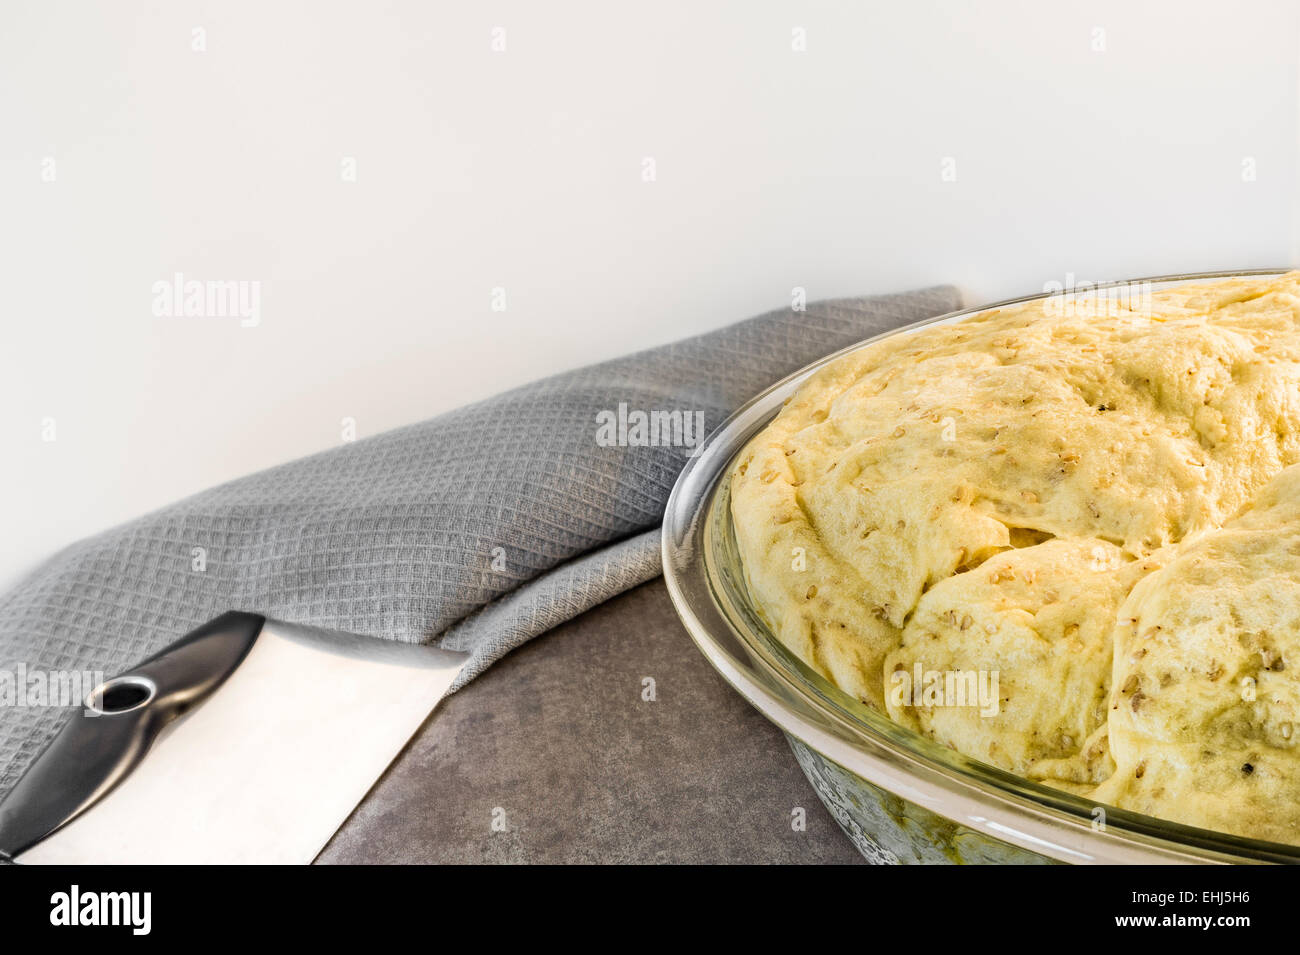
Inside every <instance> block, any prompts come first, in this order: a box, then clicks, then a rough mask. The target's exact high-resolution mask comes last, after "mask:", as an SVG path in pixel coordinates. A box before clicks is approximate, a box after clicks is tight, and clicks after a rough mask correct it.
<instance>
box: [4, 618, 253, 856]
mask: <svg viewBox="0 0 1300 955" xmlns="http://www.w3.org/2000/svg"><path fill="white" fill-rule="evenodd" d="M265 622H266V620H265V618H263V617H260V616H258V615H256V614H251V613H240V612H238V611H231V612H229V613H224V614H222V615H221V616H220V617H216V618H215V619H213V620H210V621H208V622H207V623H205V624H204V625H203V626H201V627H199V628H197V629H195V630H191V631H190V632H189V633H187V634H186V635H185V636H183V637H181V638H180V639H179V640H177V641H176V642H175V643H173V644H172V645H171V646H169V647H167V648H166V649H165V650H163V651H162V652H160V653H157V654H155V655H154V656H152V657H150V658H149V659H147V660H145V661H144V662H143V663H141V664H140V665H139V666H137V667H135V668H134V669H132V670H129V671H128V672H126V673H123V674H121V675H119V676H116V677H113V678H112V679H111V680H106V681H105V682H104V683H103V684H102V685H101V686H99V687H97V688H96V689H95V690H94V691H92V692H91V694H90V697H89V698H88V699H87V700H86V705H85V706H84V707H83V708H81V709H78V710H77V711H76V712H75V713H74V714H73V716H72V718H71V719H70V720H68V722H67V724H66V725H65V726H64V727H63V729H62V730H60V731H59V733H58V735H57V736H55V737H54V739H53V741H51V743H50V745H49V746H48V747H46V749H45V751H44V752H43V753H41V755H40V756H38V757H37V758H36V761H35V762H34V763H32V765H31V766H30V767H29V768H28V770H27V772H26V773H24V774H23V776H22V778H21V779H19V780H18V782H17V783H16V784H15V785H14V788H13V789H12V790H10V792H9V795H8V796H6V797H5V799H4V801H3V802H0V859H4V858H6V857H7V858H9V859H12V858H14V857H16V856H18V855H19V854H20V853H22V852H25V851H27V850H28V849H30V848H31V847H32V846H34V845H36V843H38V842H40V841H41V840H42V839H44V838H45V837H46V836H48V835H50V834H51V833H53V832H54V831H56V830H57V829H60V828H62V827H63V826H65V825H67V824H68V823H69V822H71V821H72V820H73V819H75V818H77V817H78V816H80V815H81V814H82V813H84V812H85V811H86V810H87V809H89V808H90V807H91V806H93V805H94V804H95V803H97V802H99V800H101V799H103V798H104V797H105V796H106V795H108V793H110V792H111V791H112V790H113V788H114V787H115V786H116V785H117V784H118V783H120V782H121V781H122V780H123V779H125V778H126V777H127V776H129V775H130V774H131V771H132V770H133V769H135V767H136V766H138V765H139V763H140V761H141V760H142V759H144V756H145V754H146V753H147V752H148V751H149V747H150V746H152V745H153V743H154V740H156V739H157V738H158V734H159V733H161V732H162V730H163V728H164V727H166V726H167V724H169V723H171V722H172V721H173V720H175V719H177V718H178V717H180V716H183V715H184V714H185V713H187V712H188V711H190V710H192V709H193V708H194V707H196V706H198V705H199V704H201V703H202V702H203V701H204V700H206V699H207V698H208V697H209V696H211V695H212V693H213V692H214V691H215V690H216V689H217V687H219V686H220V685H221V684H222V683H223V682H224V681H225V680H226V678H227V677H228V676H230V674H231V673H233V672H234V671H235V669H236V668H237V667H238V666H239V664H240V663H241V662H243V660H244V657H246V656H247V655H248V651H249V650H251V649H252V648H253V644H254V643H255V642H256V641H257V637H258V634H260V633H261V632H262V625H263V624H264V623H265Z"/></svg>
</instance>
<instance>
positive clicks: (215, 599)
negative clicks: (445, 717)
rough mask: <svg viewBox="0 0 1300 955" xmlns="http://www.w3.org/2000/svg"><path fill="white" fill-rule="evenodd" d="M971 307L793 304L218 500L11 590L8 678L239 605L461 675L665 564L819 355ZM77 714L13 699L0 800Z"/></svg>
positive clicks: (461, 412) (59, 557)
mask: <svg viewBox="0 0 1300 955" xmlns="http://www.w3.org/2000/svg"><path fill="white" fill-rule="evenodd" d="M959 305H960V297H959V294H958V293H957V291H956V290H955V289H953V288H951V287H939V288H931V289H925V290H922V291H917V292H910V293H904V294H898V295H883V296H874V297H866V298H854V299H840V300H834V301H826V302H820V303H814V304H810V305H808V306H807V308H806V309H805V310H793V309H783V310H780V311H776V312H772V313H769V314H766V315H762V316H759V317H758V318H753V319H749V320H748V321H744V322H740V323H738V324H735V325H731V326H728V327H726V328H723V329H721V330H719V331H715V332H710V333H707V334H704V335H699V336H696V337H694V338H689V339H685V340H683V341H679V342H675V343H673V344H670V345H666V346H663V347H660V348H654V349H650V350H648V351H643V352H639V353H637V354H633V355H629V356H626V357H623V358H619V359H615V360H612V361H607V362H603V363H601V364H598V365H593V366H590V367H587V368H582V369H579V370H576V371H572V372H566V373H563V374H560V375H556V376H554V377H551V378H546V379H543V380H541V381H537V382H534V383H532V384H529V385H525V386H523V387H520V388H516V389H514V390H512V391H509V392H506V393H505V394H502V395H499V396H497V397H495V398H490V399H488V400H486V401H481V402H478V403H476V404H472V405H469V406H466V407H464V408H460V409H457V410H455V411H451V412H448V413H446V414H443V415H439V416H438V417H435V418H432V419H430V420H428V421H424V422H421V423H419V424H415V425H411V426H408V427H404V428H399V429H396V430H394V431H389V432H386V433H384V434H380V435H376V436H374V437H371V438H366V439H364V440H359V441H356V442H354V443H350V444H345V445H343V446H341V447H339V448H335V449H332V450H329V451H324V452H321V453H320V454H316V455H313V456H311V457H307V458H303V459H301V460H298V461H292V462H289V463H287V464H283V465H281V466H279V467H275V468H271V469H269V470H266V471H262V472H259V473H257V474H253V475H250V476H248V477H244V478H240V479H238V480H235V481H231V482H229V483H227V484H223V485H221V486H219V487H215V488H212V489H210V490H208V491H204V492H202V493H200V494H197V495H194V496H193V497H190V498H187V499H185V500H183V501H180V502H178V503H176V504H173V505H171V506H168V507H164V508H162V509H161V510H158V511H154V512H153V513H151V514H148V515H146V516H144V517H141V518H138V519H136V520H133V521H130V522H128V523H126V524H124V525H121V526H120V527H116V528H113V529H112V530H109V531H105V532H104V533H101V534H98V535H96V536H94V537H91V538H88V539H86V540H84V541H81V542H79V543H77V544H74V545H72V546H71V547H68V548H67V549H65V550H63V551H62V552H60V553H58V554H56V555H55V556H54V557H53V558H51V559H50V560H49V561H47V562H46V563H45V564H43V565H42V566H40V567H39V568H37V569H36V570H35V571H34V572H33V573H32V574H31V575H29V576H28V577H27V578H26V579H25V580H23V581H22V582H20V583H19V584H18V585H17V586H16V587H15V588H14V589H13V590H11V591H10V592H8V593H7V594H5V595H4V596H3V597H0V684H2V682H3V679H4V675H5V674H9V675H10V677H9V679H10V682H11V686H10V692H11V693H12V690H13V686H12V684H13V683H14V682H15V681H16V680H17V679H18V678H19V677H20V676H21V677H22V678H23V679H25V680H27V681H35V683H32V685H33V686H38V685H39V684H40V681H41V680H42V678H45V679H46V680H47V685H48V679H49V678H50V677H51V676H52V675H53V676H57V675H58V674H63V673H70V672H84V671H92V672H93V671H102V672H104V673H106V674H109V675H111V674H112V673H114V672H118V671H121V670H124V669H127V668H129V667H130V666H131V665H132V664H133V663H134V662H136V661H138V660H139V659H141V658H143V657H145V656H147V655H148V654H151V653H154V652H157V651H158V650H160V649H161V648H162V647H164V646H166V645H167V644H168V643H170V642H171V641H173V640H175V639H176V638H177V637H179V636H180V635H181V634H183V633H185V632H186V631H187V630H190V629H192V628H193V627H195V626H196V625H198V624H200V623H202V622H203V621H204V620H206V619H208V618H210V617H213V616H215V615H216V614H218V613H221V612H222V611H225V610H229V609H236V610H249V611H255V612H259V613H263V614H266V615H268V616H273V617H276V618H279V619H283V620H289V621H294V622H297V623H306V624H314V625H317V626H322V627H328V628H333V629H337V630H346V631H352V632H355V633H361V634H370V635H373V636H376V637H382V638H388V639H393V640H402V641H409V642H433V641H440V642H441V645H443V646H446V647H448V648H451V649H463V650H468V651H469V652H470V654H471V656H470V660H469V662H468V664H467V666H466V667H465V669H464V671H463V672H462V674H461V678H460V681H459V683H458V685H460V684H463V683H464V682H465V681H467V680H469V679H472V678H473V677H474V676H475V675H476V674H478V673H480V672H481V671H482V670H483V669H484V668H485V667H487V666H488V665H490V664H491V663H492V662H493V661H494V660H496V659H498V658H500V657H501V656H502V655H504V654H505V653H507V652H508V651H509V650H511V649H512V648H513V647H516V646H518V645H519V644H521V643H523V642H524V641H525V640H528V639H529V638H530V637H533V636H536V635H537V634H539V633H543V632H545V631H546V630H547V629H549V628H551V627H553V626H555V625H556V624H558V623H560V622H562V621H563V620H566V619H568V618H569V617H572V616H574V615H576V614H578V613H580V612H582V611H583V610H586V609H588V608H589V607H591V606H594V605H595V604H597V603H599V602H601V601H603V600H605V599H607V598H609V597H611V596H613V595H614V594H616V593H619V592H620V591H623V590H626V589H627V588H629V587H632V586H635V585H636V584H639V583H641V582H643V581H645V580H648V579H650V578H652V577H654V576H655V575H656V574H658V573H659V571H660V566H659V556H658V534H657V531H656V528H657V525H658V524H659V522H660V520H661V517H662V514H663V509H664V505H665V504H666V502H667V499H668V494H669V492H670V491H671V489H672V486H673V481H674V479H675V478H676V476H677V474H678V472H679V470H680V469H681V467H682V466H683V464H684V463H685V461H686V460H687V456H688V455H689V454H690V453H691V447H690V445H691V444H693V443H698V440H699V439H700V438H702V437H703V435H702V434H700V433H698V431H699V430H702V431H709V430H712V429H713V428H715V427H716V426H717V425H719V424H720V423H721V422H722V420H723V418H725V417H726V416H727V415H728V414H729V413H730V412H731V411H732V410H734V409H735V408H736V407H738V406H739V405H740V404H742V403H743V402H744V401H746V400H747V399H749V398H750V397H752V396H753V395H754V394H756V393H758V392H759V391H761V390H762V389H763V388H765V387H766V386H767V385H769V384H770V383H772V382H773V381H775V380H777V379H779V378H781V377H784V376H785V375H787V374H789V373H790V372H792V371H795V370H797V369H798V368H800V367H802V366H803V365H805V364H808V363H809V362H811V361H813V360H815V359H817V358H819V357H821V356H823V355H826V354H828V353H830V352H832V351H835V350H837V349H839V348H842V347H844V346H846V345H849V344H852V343H853V342H855V341H859V340H861V339H863V338H866V337H868V336H870V335H874V334H877V333H879V332H882V331H886V330H889V329H891V328H895V327H898V326H900V325H904V324H907V323H910V322H913V321H917V320H919V319H922V318H925V317H928V316H931V315H936V314H940V313H943V312H947V311H951V310H953V309H956V308H957V307H959ZM653 412H659V413H662V414H664V415H673V414H674V413H679V414H678V415H677V417H676V418H675V420H677V421H681V422H682V427H681V430H680V433H679V434H671V433H670V434H668V435H667V436H666V437H667V443H664V438H665V436H664V435H660V436H659V437H660V440H659V442H658V443H646V444H642V443H639V441H638V438H639V434H638V430H637V427H636V426H637V424H638V416H639V415H643V414H644V415H648V414H650V413H653ZM661 420H663V419H661ZM611 421H613V422H616V424H614V425H613V426H610V422H611ZM617 422H624V423H626V425H627V427H626V428H624V427H620V426H619V425H618V424H617ZM701 423H702V428H699V427H698V426H699V425H700V424H701ZM142 466H143V462H142ZM3 693H4V687H3V685H0V695H3ZM33 699H34V696H33V697H31V698H29V699H28V701H27V702H28V703H29V704H30V703H31V702H33ZM0 702H7V701H0ZM53 702H55V701H53V700H47V703H53ZM67 713H68V710H67V708H63V707H58V706H52V705H44V706H41V705H27V706H16V705H0V794H3V793H4V792H7V791H8V789H9V788H10V787H11V786H12V785H13V783H14V782H15V781H16V780H17V778H18V777H19V776H20V775H21V773H22V771H23V770H24V769H25V768H26V766H27V765H28V764H29V763H30V761H31V760H32V758H33V757H34V756H35V755H36V754H37V753H39V752H40V750H41V749H42V748H43V746H44V745H45V743H46V742H48V740H49V739H50V737H51V736H52V735H53V734H54V732H56V731H57V729H58V727H59V725H60V724H61V722H62V719H63V718H64V717H65V716H66V714H67Z"/></svg>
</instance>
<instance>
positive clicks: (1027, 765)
mask: <svg viewBox="0 0 1300 955" xmlns="http://www.w3.org/2000/svg"><path fill="white" fill-rule="evenodd" d="M1297 462H1300V273H1289V274H1287V275H1285V276H1280V277H1274V278H1266V279H1254V278H1247V279H1233V280H1228V281H1221V282H1214V283H1201V284H1192V285H1183V286H1178V287H1176V288H1172V289H1164V290H1159V291H1155V292H1152V293H1149V294H1148V296H1147V297H1145V298H1142V297H1137V298H1135V299H1134V300H1130V301H1125V302H1116V301H1113V300H1105V299H1101V300H1094V301H1093V302H1092V303H1091V304H1090V305H1089V304H1085V305H1084V306H1082V307H1071V306H1070V305H1069V304H1068V303H1063V302H1062V300H1061V299H1055V300H1039V301H1036V302H1030V303H1026V304H1023V305H1020V306H1015V307H1011V308H1006V309H1002V310H1000V311H995V312H985V313H981V314H979V315H976V316H974V317H972V318H970V319H967V320H965V321H961V322H958V323H954V324H949V325H944V326H938V327H930V328H926V329H923V330H921V331H918V332H916V333H913V334H909V335H902V336H894V337H891V338H888V339H885V340H884V341H882V342H879V343H877V344H875V345H871V346H868V347H867V348H864V349H860V350H858V351H856V352H854V353H852V354H850V355H847V356H845V357H843V358H841V359H839V360H837V361H835V362H833V363H832V364H830V365H828V366H827V367H826V368H824V369H822V370H821V371H820V372H818V373H817V374H816V375H815V376H813V377H812V378H811V379H809V380H808V381H807V382H806V383H805V384H804V385H803V387H802V388H801V389H800V390H799V392H798V393H797V394H796V395H795V396H794V397H793V398H792V399H791V400H790V401H789V402H788V403H787V404H786V406H785V407H784V408H783V409H782V411H781V413H780V414H779V415H778V416H777V417H776V418H775V419H774V420H773V422H772V423H771V424H770V425H769V426H768V427H767V428H766V429H765V430H764V431H763V432H761V433H760V434H759V435H758V436H757V437H756V438H755V439H754V440H753V441H752V442H751V443H750V444H749V445H748V446H747V447H746V449H745V450H744V451H743V452H742V453H741V455H740V456H739V457H738V459H737V464H736V466H735V467H734V469H733V471H732V475H731V492H732V513H733V516H734V518H735V521H734V523H735V531H736V538H737V543H738V546H739V550H740V554H741V558H742V562H743V565H744V568H745V576H746V580H747V582H748V586H749V588H750V591H751V595H752V596H753V598H754V600H755V603H756V604H757V605H758V607H759V609H760V610H761V612H762V613H763V614H764V616H765V617H766V619H767V621H768V623H769V625H770V626H771V628H772V630H773V632H774V633H775V634H776V635H777V636H778V638H779V639H781V641H782V642H784V643H785V644H786V645H787V646H789V647H790V648H791V649H792V650H793V651H794V652H795V653H796V654H797V655H798V656H799V657H800V658H801V659H803V660H804V661H805V662H806V663H808V664H809V665H810V666H812V667H813V668H814V669H816V670H818V671H819V672H821V673H822V674H823V675H825V676H826V677H827V678H828V679H830V680H831V681H832V682H834V683H835V684H836V685H838V686H839V687H840V688H841V689H843V690H845V691H846V692H848V693H851V694H853V695H855V696H856V697H858V698H859V699H861V700H862V701H863V702H865V703H866V704H867V705H869V706H872V707H874V708H876V709H878V710H881V711H882V712H886V713H887V714H888V715H889V716H890V717H891V718H892V719H894V720H895V721H897V722H899V723H901V724H903V725H906V726H909V727H911V728H913V729H915V730H917V731H918V732H921V733H923V734H925V735H927V736H930V737H931V738H933V739H935V740H938V741H939V742H941V743H944V744H946V745H948V746H951V747H953V748H954V749H957V750H959V751H961V752H963V753H965V754H966V755H968V756H971V757H973V758H976V759H979V760H982V761H984V762H987V763H990V764H992V765H995V766H998V767H1000V768H1003V769H1006V770H1009V771H1012V772H1015V773H1019V774H1022V775H1025V776H1028V777H1031V778H1036V779H1041V780H1044V781H1046V782H1048V783H1050V784H1053V785H1056V786H1058V787H1061V788H1065V789H1069V790H1071V791H1074V792H1080V793H1085V794H1088V793H1092V794H1095V798H1097V800H1098V801H1100V802H1107V803H1109V804H1113V805H1119V806H1123V807H1126V808H1132V809H1135V810H1138V811H1141V812H1145V813H1149V814H1152V815H1156V816H1161V817H1164V818H1168V819H1175V820H1178V821H1184V822H1190V823H1192V824H1195V825H1201V826H1205V827H1207V828H1214V829H1219V830H1222V831H1229V832H1236V833H1240V834H1244V835H1254V836H1256V837H1260V838H1270V839H1278V840H1281V841H1288V842H1300V799H1295V798H1291V797H1292V796H1294V795H1296V793H1293V792H1292V791H1291V789H1290V788H1288V787H1287V785H1286V780H1287V779H1288V778H1290V779H1295V780H1296V781H1297V782H1296V788H1297V789H1300V773H1298V772H1292V770H1300V765H1295V766H1293V765H1292V764H1291V762H1290V761H1291V760H1292V759H1294V758H1296V756H1295V746H1294V745H1293V741H1292V736H1291V727H1292V723H1293V721H1297V722H1300V712H1297V711H1296V707H1297V706H1300V657H1297V658H1295V659H1294V660H1293V659H1292V656H1291V654H1292V645H1293V644H1297V643H1300V468H1294V469H1291V470H1286V469H1288V468H1290V467H1291V465H1293V464H1296V463H1297ZM1275 478H1276V480H1274V479H1275ZM1289 663H1293V664H1294V667H1295V669H1291V668H1289V667H1288V664H1289ZM952 674H959V675H960V678H959V679H958V681H957V686H958V688H959V689H960V688H961V687H962V686H966V687H967V688H968V689H969V690H970V692H971V693H972V694H976V695H977V696H978V695H979V694H978V692H977V691H978V690H979V689H980V687H981V686H982V687H983V689H984V690H986V691H988V690H992V689H994V688H995V689H996V697H997V699H996V704H997V705H996V707H993V706H989V705H988V703H989V702H990V701H989V699H988V693H987V692H985V693H984V697H985V699H984V702H983V703H982V704H979V703H978V701H977V702H976V703H971V701H970V700H969V699H962V700H961V701H958V702H957V703H954V701H953V700H952V699H951V698H950V697H951V695H952V692H953V686H954V683H953V680H952V677H951V675H952ZM1293 674H1295V677H1294V678H1293ZM1212 675H1213V676H1212ZM945 676H948V682H947V683H946V688H947V695H945V694H944V693H943V692H942V689H940V690H939V695H938V697H934V696H933V695H932V696H926V695H925V694H924V693H923V692H921V684H922V683H926V684H927V685H929V686H930V688H931V689H932V690H933V689H935V686H936V684H938V685H941V686H942V685H945V684H942V680H943V678H944V677H945ZM932 677H933V680H932V679H931V678H932ZM1247 677H1249V678H1250V679H1251V680H1254V684H1253V686H1254V687H1255V690H1256V696H1255V699H1254V700H1253V701H1249V702H1247V701H1245V700H1242V699H1239V697H1240V696H1241V691H1242V683H1241V681H1242V680H1243V679H1245V678H1247ZM994 679H995V680H996V685H995V686H994V684H993V683H992V682H991V681H992V680H994ZM962 680H969V683H968V684H963V683H962ZM979 680H983V681H984V683H983V684H980V683H979V682H978V681H979ZM1247 685H1252V684H1247ZM1135 698H1136V700H1137V704H1136V707H1135V706H1134V703H1133V700H1134V699H1135ZM992 710H996V712H991V711H992ZM1297 729H1300V727H1297ZM1246 766H1249V767H1250V768H1249V769H1243V767H1246Z"/></svg>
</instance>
